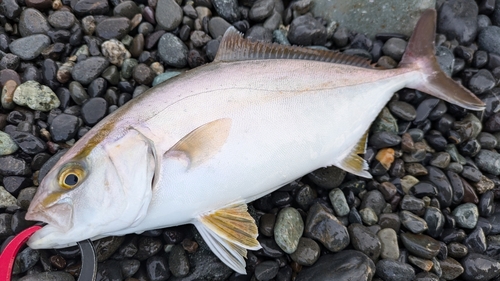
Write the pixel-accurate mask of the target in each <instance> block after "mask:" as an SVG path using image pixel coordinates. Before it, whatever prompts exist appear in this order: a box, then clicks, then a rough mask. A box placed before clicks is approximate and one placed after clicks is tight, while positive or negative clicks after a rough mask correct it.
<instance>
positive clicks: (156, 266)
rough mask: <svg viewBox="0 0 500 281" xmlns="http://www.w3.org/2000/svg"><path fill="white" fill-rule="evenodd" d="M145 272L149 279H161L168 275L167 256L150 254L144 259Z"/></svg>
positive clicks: (166, 277) (155, 280)
mask: <svg viewBox="0 0 500 281" xmlns="http://www.w3.org/2000/svg"><path fill="white" fill-rule="evenodd" d="M146 272H147V276H148V277H149V280H151V281H161V280H167V279H168V278H169V277H170V271H169V269H168V263H167V258H165V257H164V256H152V257H150V258H148V259H147V261H146Z"/></svg>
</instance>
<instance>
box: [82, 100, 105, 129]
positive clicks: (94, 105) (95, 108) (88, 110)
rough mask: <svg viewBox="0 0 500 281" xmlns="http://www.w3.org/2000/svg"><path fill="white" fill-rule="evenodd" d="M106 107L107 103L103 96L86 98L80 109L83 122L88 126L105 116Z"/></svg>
mask: <svg viewBox="0 0 500 281" xmlns="http://www.w3.org/2000/svg"><path fill="white" fill-rule="evenodd" d="M107 108H108V103H107V102H106V100H105V99H103V98H99V97H97V98H91V99H89V100H87V102H85V103H84V104H83V105H82V109H81V114H82V120H83V122H85V124H87V125H89V126H93V125H95V124H97V122H99V121H100V120H101V119H102V118H104V116H106V111H107Z"/></svg>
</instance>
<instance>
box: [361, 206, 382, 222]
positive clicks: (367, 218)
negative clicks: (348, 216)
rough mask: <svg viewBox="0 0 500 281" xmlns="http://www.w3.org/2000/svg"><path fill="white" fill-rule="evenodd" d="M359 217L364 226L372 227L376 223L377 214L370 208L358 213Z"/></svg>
mask: <svg viewBox="0 0 500 281" xmlns="http://www.w3.org/2000/svg"><path fill="white" fill-rule="evenodd" d="M359 215H360V216H361V219H362V220H363V223H364V224H366V225H374V224H376V223H377V222H378V216H377V213H376V212H375V211H374V210H373V209H372V208H363V209H361V210H360V211H359Z"/></svg>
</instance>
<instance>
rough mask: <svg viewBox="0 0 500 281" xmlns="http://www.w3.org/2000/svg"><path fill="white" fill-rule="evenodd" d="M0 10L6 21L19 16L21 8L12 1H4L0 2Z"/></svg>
mask: <svg viewBox="0 0 500 281" xmlns="http://www.w3.org/2000/svg"><path fill="white" fill-rule="evenodd" d="M0 10H1V11H2V13H3V14H4V15H5V17H7V18H8V19H15V18H17V17H19V15H20V14H21V11H22V9H21V7H20V6H19V4H17V1H14V0H4V1H2V2H0Z"/></svg>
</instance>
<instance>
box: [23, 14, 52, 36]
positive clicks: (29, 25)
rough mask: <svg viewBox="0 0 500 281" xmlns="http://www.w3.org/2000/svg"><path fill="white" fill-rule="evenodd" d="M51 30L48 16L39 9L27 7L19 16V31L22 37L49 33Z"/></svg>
mask: <svg viewBox="0 0 500 281" xmlns="http://www.w3.org/2000/svg"><path fill="white" fill-rule="evenodd" d="M49 30H50V25H49V22H48V21H47V18H45V16H44V15H43V14H42V13H41V12H40V11H38V10H36V9H33V8H27V9H25V10H24V11H23V12H22V13H21V17H20V18H19V33H21V36H22V37H27V36H30V35H34V34H47V32H48V31H49Z"/></svg>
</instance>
